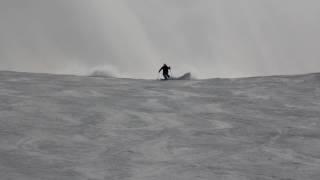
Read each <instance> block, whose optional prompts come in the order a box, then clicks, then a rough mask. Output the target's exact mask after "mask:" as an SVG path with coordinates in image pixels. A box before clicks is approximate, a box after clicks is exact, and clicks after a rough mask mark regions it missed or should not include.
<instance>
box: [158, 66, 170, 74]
mask: <svg viewBox="0 0 320 180" xmlns="http://www.w3.org/2000/svg"><path fill="white" fill-rule="evenodd" d="M169 69H171V68H170V66H167V65H163V66H162V67H161V68H160V70H159V72H161V71H163V74H169Z"/></svg>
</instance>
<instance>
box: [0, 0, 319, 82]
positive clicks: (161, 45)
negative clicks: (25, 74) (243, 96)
mask: <svg viewBox="0 0 320 180" xmlns="http://www.w3.org/2000/svg"><path fill="white" fill-rule="evenodd" d="M0 27H1V28H0V69H1V70H18V71H31V72H48V73H68V74H84V73H88V72H89V71H91V70H92V69H99V68H100V69H106V70H108V71H112V72H113V73H115V74H121V75H126V76H130V77H139V78H141V77H144V78H154V77H155V76H156V75H157V70H158V68H159V66H161V65H162V63H167V64H169V65H172V66H173V68H174V69H173V70H174V71H173V72H174V73H175V74H181V73H183V72H187V71H191V72H192V73H193V74H195V75H196V76H197V77H199V78H210V77H239V76H255V75H271V74H294V73H307V72H320V49H319V48H320V35H319V32H320V2H319V1H317V0H305V1H302V0H90V1H89V0H1V1H0Z"/></svg>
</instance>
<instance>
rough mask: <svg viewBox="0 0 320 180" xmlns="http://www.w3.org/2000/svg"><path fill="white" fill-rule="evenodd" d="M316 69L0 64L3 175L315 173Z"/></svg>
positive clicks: (145, 179)
mask: <svg viewBox="0 0 320 180" xmlns="http://www.w3.org/2000/svg"><path fill="white" fill-rule="evenodd" d="M319 109H320V75H319V74H310V75H300V76H274V77H257V78H243V79H209V80H191V81H152V80H133V79H116V78H96V77H77V76H63V75H49V74H30V73H16V72H0V121H1V122H0V135H1V136H0V175H1V179H3V180H9V179H10V180H12V179H14V180H57V179H59V180H171V179H175V180H204V179H206V180H212V179H224V180H258V179H259V180H301V179H308V180H318V179H320V172H319V169H320V111H319Z"/></svg>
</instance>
